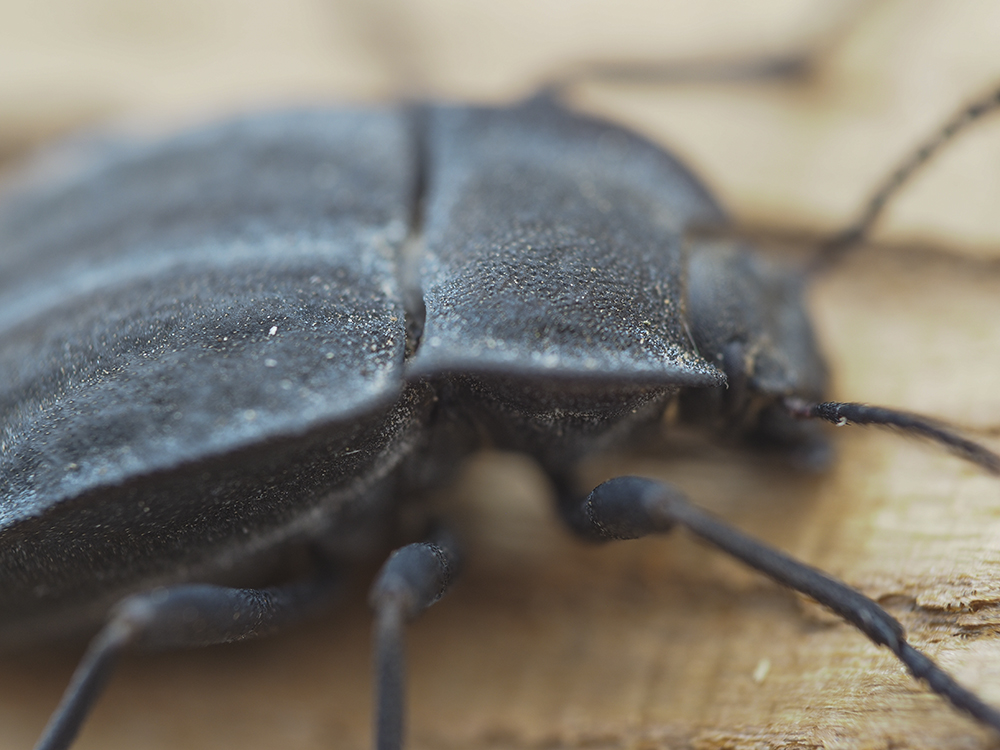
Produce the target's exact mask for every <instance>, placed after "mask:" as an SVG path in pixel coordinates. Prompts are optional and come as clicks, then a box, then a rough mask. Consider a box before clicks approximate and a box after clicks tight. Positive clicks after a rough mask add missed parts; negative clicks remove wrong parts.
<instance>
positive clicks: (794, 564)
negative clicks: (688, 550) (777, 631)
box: [561, 477, 1000, 731]
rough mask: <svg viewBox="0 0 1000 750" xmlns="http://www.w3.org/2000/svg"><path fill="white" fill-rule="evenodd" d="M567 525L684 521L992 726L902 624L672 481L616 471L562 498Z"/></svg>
mask: <svg viewBox="0 0 1000 750" xmlns="http://www.w3.org/2000/svg"><path fill="white" fill-rule="evenodd" d="M561 505H562V511H563V515H564V517H565V519H566V521H567V522H568V523H569V525H570V526H571V527H572V528H573V530H574V531H576V532H577V533H579V534H580V535H582V536H585V537H587V538H589V539H592V540H595V541H610V540H613V539H636V538H638V537H641V536H646V535H648V534H656V533H666V532H667V531H670V530H671V529H672V528H673V527H674V526H676V525H681V526H684V527H686V528H687V529H688V530H689V531H690V532H692V533H693V534H694V535H695V536H697V537H699V538H701V539H702V540H704V541H706V542H708V543H709V544H711V545H712V546H714V547H716V548H718V549H719V550H721V551H722V552H725V553H726V554H728V555H731V556H732V557H735V558H737V559H738V560H741V561H742V562H744V563H746V564H747V565H749V566H750V567H751V568H754V569H756V570H758V571H760V572H761V573H763V574H764V575H766V576H767V577H768V578H770V579H771V580H773V581H775V582H777V583H780V584H782V585H783V586H787V587H789V588H790V589H792V590H793V591H797V592H799V593H801V594H805V595H806V596H808V597H811V598H812V599H814V600H816V601H817V602H819V603H820V604H822V605H823V606H825V607H827V608H829V609H831V610H832V611H833V612H834V613H836V614H837V615H839V616H840V617H842V618H843V619H845V620H846V621H847V622H849V623H851V624H852V625H854V626H855V627H856V628H858V629H859V630H860V631H861V632H862V633H864V634H865V635H867V636H868V637H869V638H870V639H871V640H872V641H873V642H874V643H875V644H877V645H879V646H885V647H887V648H888V649H889V650H891V651H892V652H893V653H894V654H895V655H896V656H897V657H898V658H899V660H900V661H902V662H903V664H904V665H905V666H906V668H907V669H908V670H909V671H910V673H911V674H912V675H913V676H914V677H916V678H917V679H919V680H923V681H924V682H926V683H927V684H928V685H929V686H930V688H931V689H932V690H933V691H934V692H935V693H937V694H938V695H940V696H942V697H943V698H945V699H947V700H948V701H950V702H951V704H952V705H953V706H955V708H957V709H959V710H961V711H964V712H966V713H968V714H970V715H971V716H973V717H974V718H976V719H978V720H979V721H981V722H983V723H984V724H987V725H989V726H990V727H992V728H993V729H995V730H996V731H1000V711H998V710H997V709H995V708H993V707H992V706H989V705H987V704H986V703H984V702H983V701H982V700H981V699H980V698H979V697H978V696H976V695H975V694H974V693H972V692H971V691H969V690H967V689H965V688H964V687H962V686H961V685H959V684H958V683H957V682H956V681H955V680H954V679H953V678H952V677H951V676H950V675H949V674H948V673H946V672H945V671H944V670H943V669H941V667H939V666H938V665H937V664H935V663H934V662H933V661H932V660H931V659H930V658H929V657H927V656H926V655H924V654H923V653H921V652H920V651H917V650H916V649H915V648H913V646H911V645H910V644H909V643H908V642H907V641H906V637H905V633H904V631H903V626H902V625H901V624H900V623H899V621H897V620H896V619H895V618H894V617H892V615H890V614H889V613H888V612H886V611H885V610H884V609H882V607H880V606H879V605H878V604H876V603H875V602H874V601H873V600H871V599H869V598H868V597H867V596H865V595H864V594H862V593H861V592H859V591H856V590H855V589H852V588H851V587H850V586H848V585H847V584H845V583H843V582H841V581H838V580H836V579H835V578H832V577H830V576H828V575H827V574H826V573H823V572H821V571H819V570H817V569H816V568H813V567H810V566H809V565H806V564H805V563H803V562H800V561H799V560H796V559H794V558H792V557H789V556H788V555H786V554H784V553H782V552H779V551H778V550H776V549H773V548H771V547H768V546H767V545H765V544H764V543H762V542H760V541H757V540H756V539H754V538H752V537H750V536H747V535H746V534H743V533H742V532H740V531H738V530H737V529H735V528H733V527H731V526H728V525H727V524H725V523H723V522H721V521H719V520H717V519H715V518H713V517H712V516H711V515H709V514H708V513H706V512H705V511H702V510H700V509H698V508H696V507H695V506H693V505H691V503H689V502H688V501H687V499H686V498H685V497H684V495H683V494H682V493H681V492H680V491H679V490H678V489H677V488H676V487H673V486H672V485H669V484H667V483H664V482H658V481H654V480H651V479H643V478H640V477H617V478H615V479H611V480H609V481H607V482H605V483H604V484H601V485H600V486H598V487H597V488H596V489H595V490H594V491H593V492H591V493H590V495H589V496H588V497H587V498H585V499H584V500H582V501H579V500H576V501H563V502H562V503H561Z"/></svg>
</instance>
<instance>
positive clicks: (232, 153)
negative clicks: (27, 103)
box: [0, 96, 1000, 750]
mask: <svg viewBox="0 0 1000 750" xmlns="http://www.w3.org/2000/svg"><path fill="white" fill-rule="evenodd" d="M977 116H978V115H977ZM972 119H974V118H972ZM950 136H951V134H950V133H945V134H944V135H943V136H942V137H939V138H938V139H937V140H938V141H939V142H944V141H945V140H947V139H948V138H949V137H950ZM925 150H926V151H928V153H923V154H919V153H918V155H917V156H916V157H915V158H914V159H913V160H912V164H911V165H910V166H909V167H908V169H909V171H912V169H913V168H915V167H916V166H919V164H920V163H922V161H923V160H926V158H927V156H928V155H929V153H930V152H932V151H933V150H934V149H933V148H931V149H929V150H928V149H925ZM908 174H909V172H908V171H906V168H904V169H902V170H900V172H899V173H897V175H895V176H894V180H895V182H893V180H890V182H889V183H887V187H885V188H883V190H882V191H880V195H879V196H877V198H876V199H875V200H874V201H873V202H872V206H874V208H873V209H872V210H870V211H869V212H868V214H867V215H866V217H865V218H864V219H863V220H862V221H861V222H859V224H858V225H857V226H855V227H852V229H851V231H850V232H848V233H846V234H845V235H843V236H841V237H839V238H837V240H836V241H835V242H833V243H831V244H830V245H829V246H828V248H827V249H826V250H825V251H824V255H823V256H822V257H823V258H825V259H830V258H832V257H834V256H835V255H836V254H837V253H838V252H840V251H841V249H842V248H844V247H847V246H849V245H850V244H852V243H854V242H856V241H857V240H858V239H860V238H861V237H862V236H863V235H864V233H865V231H866V230H867V228H868V227H869V226H870V225H871V223H872V222H874V220H875V218H876V217H877V214H878V211H879V210H880V208H881V205H882V204H884V203H885V200H886V199H887V198H888V197H889V196H890V195H891V193H892V191H893V190H894V189H895V188H896V187H898V185H899V184H901V183H902V182H903V181H905V179H906V176H907V175H908ZM724 223H725V216H724V214H723V212H722V210H721V209H720V208H719V206H718V205H717V204H716V203H715V201H714V200H713V199H712V197H711V196H710V195H709V194H708V193H707V192H706V190H705V189H704V188H703V187H702V186H701V185H700V183H699V182H698V181H697V180H696V179H695V178H694V177H693V176H692V175H691V173H689V172H688V171H687V170H686V169H685V168H684V167H683V166H682V165H680V164H679V163H678V162H677V161H676V160H675V159H674V158H673V157H672V156H670V155H669V154H668V153H666V152H665V151H663V150H662V149H661V148H659V147H657V146H654V145H653V144H651V143H649V142H647V141H645V140H643V139H642V138H640V137H638V136H636V135H634V134H631V133H629V132H627V131H625V130H623V129H621V128H618V127H615V126H612V125H608V124H605V123H602V122H599V121H597V120H594V119H590V118H587V117H583V116H579V115H576V114H572V113H570V112H568V111H567V110H565V109H563V108H562V107H560V106H559V105H558V104H557V103H556V102H555V101H554V99H553V98H551V97H549V96H539V97H536V98H534V99H532V100H529V101H527V102H525V103H522V104H519V105H516V106H512V107H508V108H471V107H444V106H428V107H415V108H412V109H410V110H396V111H391V110H384V111H382V110H374V109H372V110H357V111H352V110H346V109H345V110H330V111H321V110H313V111H305V110H303V111H296V112H289V113H281V114H268V115H259V116H253V117H246V118H242V119H238V120H233V121H230V122H227V123H224V124H221V125H215V126H211V127H206V128H203V129H199V130H196V131H193V132H189V133H186V134H183V135H180V136H177V137H174V138H171V139H169V140H166V141H163V142H159V143H155V144H152V145H149V144H146V145H139V146H128V145H120V144H119V145H114V146H104V147H100V148H98V147H95V148H94V149H92V151H91V152H90V153H89V154H85V158H84V159H83V160H82V163H78V164H75V165H74V166H73V168H72V169H67V170H66V174H64V175H63V176H62V177H60V178H59V179H58V180H49V181H48V182H47V183H46V184H44V186H42V187H34V188H26V189H24V190H21V191H18V192H13V193H11V194H10V195H8V197H7V199H6V201H5V202H4V203H3V205H2V207H0V430H2V432H0V451H2V453H0V638H2V640H3V641H4V642H6V643H7V644H18V643H21V642H24V641H26V640H29V639H34V638H41V637H55V636H59V635H65V634H67V633H71V632H75V631H78V630H81V629H87V628H93V627H95V626H96V625H98V624H99V623H100V622H102V621H105V622H106V624H105V625H104V627H103V629H102V630H101V631H100V633H99V635H98V636H96V637H95V638H94V640H93V641H92V642H91V646H90V648H89V650H88V652H87V654H86V655H85V657H84V659H83V661H82V663H81V665H80V667H79V668H78V670H77V673H76V675H75V676H74V678H73V682H72V684H71V685H70V687H69V688H68V689H67V692H66V695H65V696H64V699H63V703H62V704H61V705H60V707H59V708H58V709H57V711H56V713H55V714H54V716H53V718H52V720H51V722H50V724H49V726H48V728H47V729H46V733H45V735H44V736H43V738H42V740H41V741H40V743H39V747H43V748H65V747H68V746H69V745H70V744H71V742H72V740H73V738H74V737H75V735H76V733H77V731H78V729H79V726H80V724H81V722H82V721H83V720H84V718H85V717H86V714H87V712H88V711H89V708H90V706H91V705H92V704H93V702H94V700H96V698H97V696H98V694H99V692H100V689H101V688H102V686H103V684H104V683H105V681H106V680H107V679H108V676H109V674H110V671H111V669H112V667H113V664H114V662H115V660H116V658H117V656H118V655H119V654H120V653H121V651H122V650H123V649H125V648H126V647H131V646H147V647H155V648H164V647H174V646H187V645H197V644H205V643H215V642H223V641H231V640H240V639H243V638H247V637H250V636H254V635H258V634H260V633H263V632H267V631H269V630H271V629H273V628H275V627H277V626H279V625H280V624H281V622H282V621H283V620H288V619H292V618H296V617H300V616H302V615H304V614H305V613H307V612H309V611H311V610H313V609H316V608H318V607H321V606H323V605H324V604H325V603H326V602H327V601H328V600H329V598H330V597H331V596H332V594H333V592H334V591H335V590H336V578H335V576H334V574H333V572H332V571H333V570H334V569H335V568H336V565H337V563H338V560H340V559H341V558H345V557H350V556H352V555H353V554H354V553H355V552H357V551H359V550H360V551H365V550H377V549H378V548H379V542H380V541H381V540H383V539H385V538H386V537H387V536H388V534H389V532H390V529H391V526H392V524H393V521H394V519H395V517H396V515H397V513H396V508H397V507H398V506H399V505H400V504H401V503H405V502H406V501H407V498H408V497H412V496H414V495H416V494H418V493H420V492H422V491H424V490H426V489H429V488H432V487H434V486H437V485H440V484H442V483H443V482H445V481H447V479H448V478H449V477H450V476H451V474H452V472H453V470H454V469H455V467H456V466H457V465H458V464H459V463H460V462H461V461H462V459H463V458H464V457H466V456H467V455H468V454H469V453H470V452H471V451H472V450H475V449H477V448H478V447H480V446H482V445H486V444H488V445H492V446H496V447H500V448H505V449H512V450H518V451H523V452H526V453H529V454H531V455H532V456H534V457H535V458H536V459H537V460H538V461H539V463H540V465H541V466H542V467H543V469H544V470H545V471H546V473H547V474H548V476H549V477H550V478H551V479H552V481H553V483H554V485H555V487H556V488H557V491H558V496H559V505H560V511H561V513H562V515H563V517H564V518H565V519H566V521H567V523H568V524H569V526H570V527H571V528H572V529H574V530H575V531H576V532H578V533H579V534H581V535H583V536H585V537H588V538H592V539H598V540H604V539H625V538H634V537H637V536H642V535H645V534H649V533H659V532H665V531H668V530H669V529H670V528H672V527H673V526H675V525H682V526H685V527H687V528H688V529H689V530H690V531H692V532H693V533H694V534H696V535H698V536H699V537H701V538H703V539H705V540H707V541H708V542H710V543H711V544H713V545H715V546H717V547H719V548H720V549H722V550H723V551H725V552H727V553H728V554H730V555H733V556H735V557H737V558H739V559H741V560H743V561H744V562H746V563H748V564H749V565H751V566H752V567H755V568H757V569H758V570H760V571H762V572H763V573H765V574H766V575H768V576H769V577H771V578H772V579H774V580H776V581H778V582H780V583H782V584H785V585H787V586H790V587H791V588H793V589H795V590H797V591H799V592H802V593H805V594H807V595H808V596H811V597H812V598H814V599H816V600H817V601H819V602H821V603H823V604H825V605H826V606H828V607H829V608H831V609H832V610H834V611H835V612H837V613H838V614H839V615H841V616H842V617H844V618H845V619H846V620H848V621H850V622H851V623H853V624H854V625H856V626H857V627H858V628H859V629H861V630H862V631H863V632H864V633H865V634H866V635H867V636H868V637H869V638H871V639H872V640H873V641H874V642H876V643H878V644H880V645H884V646H887V647H888V648H890V649H891V650H892V651H893V652H894V653H896V655H897V656H898V657H899V658H900V659H901V660H902V661H903V662H904V663H905V664H906V666H907V667H908V668H909V670H910V671H911V672H912V673H913V674H914V675H915V676H917V677H919V678H921V679H924V680H926V681H927V682H928V683H929V684H930V686H931V687H932V689H933V690H935V691H936V692H938V693H939V694H941V695H942V696H944V697H946V698H947V699H948V700H950V701H951V702H952V703H953V704H954V705H955V706H957V707H958V708H960V709H962V710H964V711H966V712H968V713H970V714H972V715H973V716H975V717H976V718H977V719H978V720H980V721H982V722H984V723H987V724H988V725H990V726H992V727H993V728H994V729H998V730H1000V713H998V712H997V711H996V710H994V709H993V708H991V707H989V706H987V705H985V704H984V703H982V702H981V701H980V700H979V699H978V698H977V697H976V696H974V695H973V694H971V693H969V692H968V691H966V690H964V689H963V688H961V687H960V686H958V685H957V684H956V683H955V682H954V681H953V680H952V679H951V678H950V677H948V676H947V675H946V674H945V673H944V672H943V671H941V670H940V669H939V668H938V667H937V666H936V665H934V664H933V662H931V661H930V660H929V659H928V658H927V657H925V656H923V655H922V654H921V653H919V652H917V651H916V650H914V649H913V648H912V647H911V646H910V645H909V644H908V643H907V642H906V641H905V639H904V637H903V632H902V627H901V626H900V625H899V623H898V622H896V621H895V620H894V619H893V618H892V617H891V616H890V615H889V614H888V613H887V612H885V611H884V610H883V609H881V608H880V607H879V606H878V605H877V604H876V603H875V602H873V601H872V600H870V599H868V598H866V597H864V596H863V595H861V594H860V593H858V592H856V591H854V590H852V589H850V588H848V587H847V586H846V585H844V584H842V583H840V582H838V581H836V580H834V579H832V578H830V577H828V576H826V575H824V574H823V573H821V572H819V571H816V570H815V569H812V568H809V567H808V566H805V565H803V564H802V563H799V562H797V561H794V560H792V559H791V558H788V557H786V556H784V555H782V554H781V553H778V552H776V551H774V550H771V549H769V548H767V547H766V546H764V545H762V544H761V543H759V542H756V541H754V540H752V539H750V538H748V537H746V536H744V535H742V534H740V533H739V532H737V531H735V530H734V529H732V528H730V527H727V526H725V525H724V524H722V523H721V522H719V521H717V520H714V519H713V518H711V517H710V516H708V515H707V514H705V513H703V512H701V511H699V510H697V509H696V508H695V507H693V506H691V505H690V504H688V503H687V501H686V500H685V499H684V497H683V496H682V495H681V494H680V493H679V492H678V491H677V490H676V489H675V488H673V487H671V486H668V485H665V484H663V483H660V482H654V481H651V480H645V479H639V478H636V477H620V478H618V479H613V480H611V481H609V482H606V483H604V484H602V485H601V486H600V487H598V488H597V489H596V490H594V491H593V492H592V493H590V494H589V495H587V494H586V493H583V492H580V491H579V488H577V487H576V486H575V484H574V470H575V467H576V466H577V464H578V463H579V462H580V460H581V459H582V458H584V457H585V456H587V455H589V454H591V453H593V452H595V451H599V450H601V449H603V448H606V447H608V446H620V445H622V444H627V443H628V441H629V440H630V439H634V438H635V436H636V435H638V434H639V433H640V432H641V430H642V429H643V428H644V427H646V426H647V425H649V424H650V423H651V422H654V421H656V420H658V419H660V418H661V416H662V414H663V413H664V411H665V410H666V409H667V408H668V407H671V408H673V407H674V406H676V407H677V408H678V409H679V411H680V413H681V414H682V416H683V417H684V418H686V419H688V420H690V421H693V422H696V423H699V424H706V425H710V426H713V427H715V428H716V429H718V430H719V431H720V432H722V433H725V434H727V435H738V436H742V437H745V438H747V439H749V440H754V441H766V442H769V443H772V444H775V445H777V446H779V447H781V448H782V449H784V450H787V451H789V452H793V453H795V454H796V455H797V456H798V457H799V459H800V460H804V461H807V462H809V461H811V462H813V463H822V461H823V460H824V457H825V453H826V442H825V440H824V438H823V436H822V434H821V433H820V432H819V430H818V427H817V423H815V422H812V421H804V420H802V419H800V417H810V416H811V417H821V418H826V419H829V420H831V421H835V422H836V421H847V420H849V421H860V422H874V423H880V424H892V425H895V426H903V427H905V428H907V429H909V430H910V431H912V432H916V433H919V434H924V435H926V436H929V437H932V438H934V439H936V440H938V441H939V442H943V443H945V444H947V445H949V446H950V447H951V448H953V449H955V450H956V451H958V452H959V453H961V454H962V455H963V456H965V457H966V458H969V459H971V460H974V461H976V462H978V463H980V464H981V465H983V466H985V467H986V468H987V469H990V470H992V471H994V472H995V471H997V470H998V467H1000V463H998V459H997V457H996V456H994V455H993V454H991V453H989V452H988V451H986V450H985V449H982V448H980V447H979V446H976V445H975V444H972V443H969V442H967V441H964V440H963V439H961V438H959V437H958V436H956V435H954V433H952V432H950V431H949V430H948V429H947V428H946V427H944V426H942V425H938V424H936V423H933V422H930V421H929V420H925V419H922V418H919V417H916V416H914V415H909V414H902V413H898V412H890V411H886V410H877V409H873V408H870V407H862V406H858V405H837V404H832V405H831V404H818V403H817V402H819V401H820V400H821V399H822V397H823V394H824V391H825V389H826V370H825V367H824V364H823V361H822V357H821V356H820V354H819V352H818V349H817V346H816V343H815V340H814V337H813V333H812V329H811V327H810V324H809V321H808V319H807V317H806V315H805V312H804V308H803V305H802V300H801V295H802V293H803V290H804V286H805V284H806V281H807V274H806V273H805V272H804V271H803V270H802V269H801V268H795V267H789V266H786V265H782V264H778V263H776V262H774V261H771V260H768V259H766V258H764V257H763V256H761V255H759V254H757V253H755V252H754V251H753V250H752V249H751V248H749V247H748V246H746V245H745V244H744V243H743V242H742V241H740V240H735V239H728V238H721V239H720V238H715V239H701V240H692V239H691V238H690V237H689V236H688V229H689V228H690V227H691V226H693V225H716V226H720V225H724ZM288 550H304V551H305V552H306V553H307V557H308V558H309V564H308V565H307V566H306V569H307V570H308V572H307V573H306V574H305V575H304V577H302V578H296V579H295V580H294V582H292V583H282V584H279V585H277V586H274V587H271V588H263V589H239V588H229V587H227V586H225V585H223V584H226V583H230V582H232V581H233V579H234V577H243V576H245V575H246V574H247V571H267V570H270V569H273V567H274V565H275V562H276V560H277V559H278V558H279V557H282V556H284V555H285V553H286V552H287V551H288ZM458 566H459V562H458V555H457V552H456V545H455V543H454V541H453V540H451V538H450V537H449V536H448V535H447V533H446V532H444V531H435V532H433V533H432V534H431V535H429V537H428V539H427V540H426V541H424V542H421V543H418V544H413V545H409V546H407V547H404V548H402V549H401V550H399V551H397V552H396V553H394V555H393V556H392V557H391V558H390V559H389V561H388V562H387V563H386V565H385V567H384V568H383V571H382V573H381V574H380V576H379V578H378V580H377V581H376V583H375V585H374V587H373V589H372V602H373V605H374V607H375V610H376V651H377V654H376V669H377V679H376V682H377V685H378V700H377V705H378V717H377V722H376V724H377V726H376V744H377V747H379V748H382V749H384V750H390V749H391V748H398V747H400V746H401V745H402V743H403V713H404V710H403V689H402V684H403V676H402V668H403V666H402V665H403V648H402V631H403V627H404V624H405V622H406V621H407V620H408V619H410V618H412V617H413V616H414V615H416V614H417V613H418V612H419V611H420V610H422V609H423V608H425V607H426V606H428V605H429V604H431V603H433V602H434V601H436V600H437V599H438V598H439V597H440V596H441V595H442V594H443V593H444V592H445V590H446V589H447V587H448V585H449V583H450V581H451V579H452V578H453V576H454V573H455V571H456V570H457V568H458Z"/></svg>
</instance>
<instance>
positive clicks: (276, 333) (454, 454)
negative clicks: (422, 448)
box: [265, 328, 457, 455]
mask: <svg viewBox="0 0 1000 750" xmlns="http://www.w3.org/2000/svg"><path fill="white" fill-rule="evenodd" d="M267 330H268V333H270V330H271V329H270V328H268V329H267ZM281 332H282V331H276V332H275V334H276V335H277V334H278V333H281ZM272 359H273V358H272ZM275 361H277V360H275ZM265 366H266V363H265ZM449 455H451V454H449ZM454 455H457V453H456V454H454Z"/></svg>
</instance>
